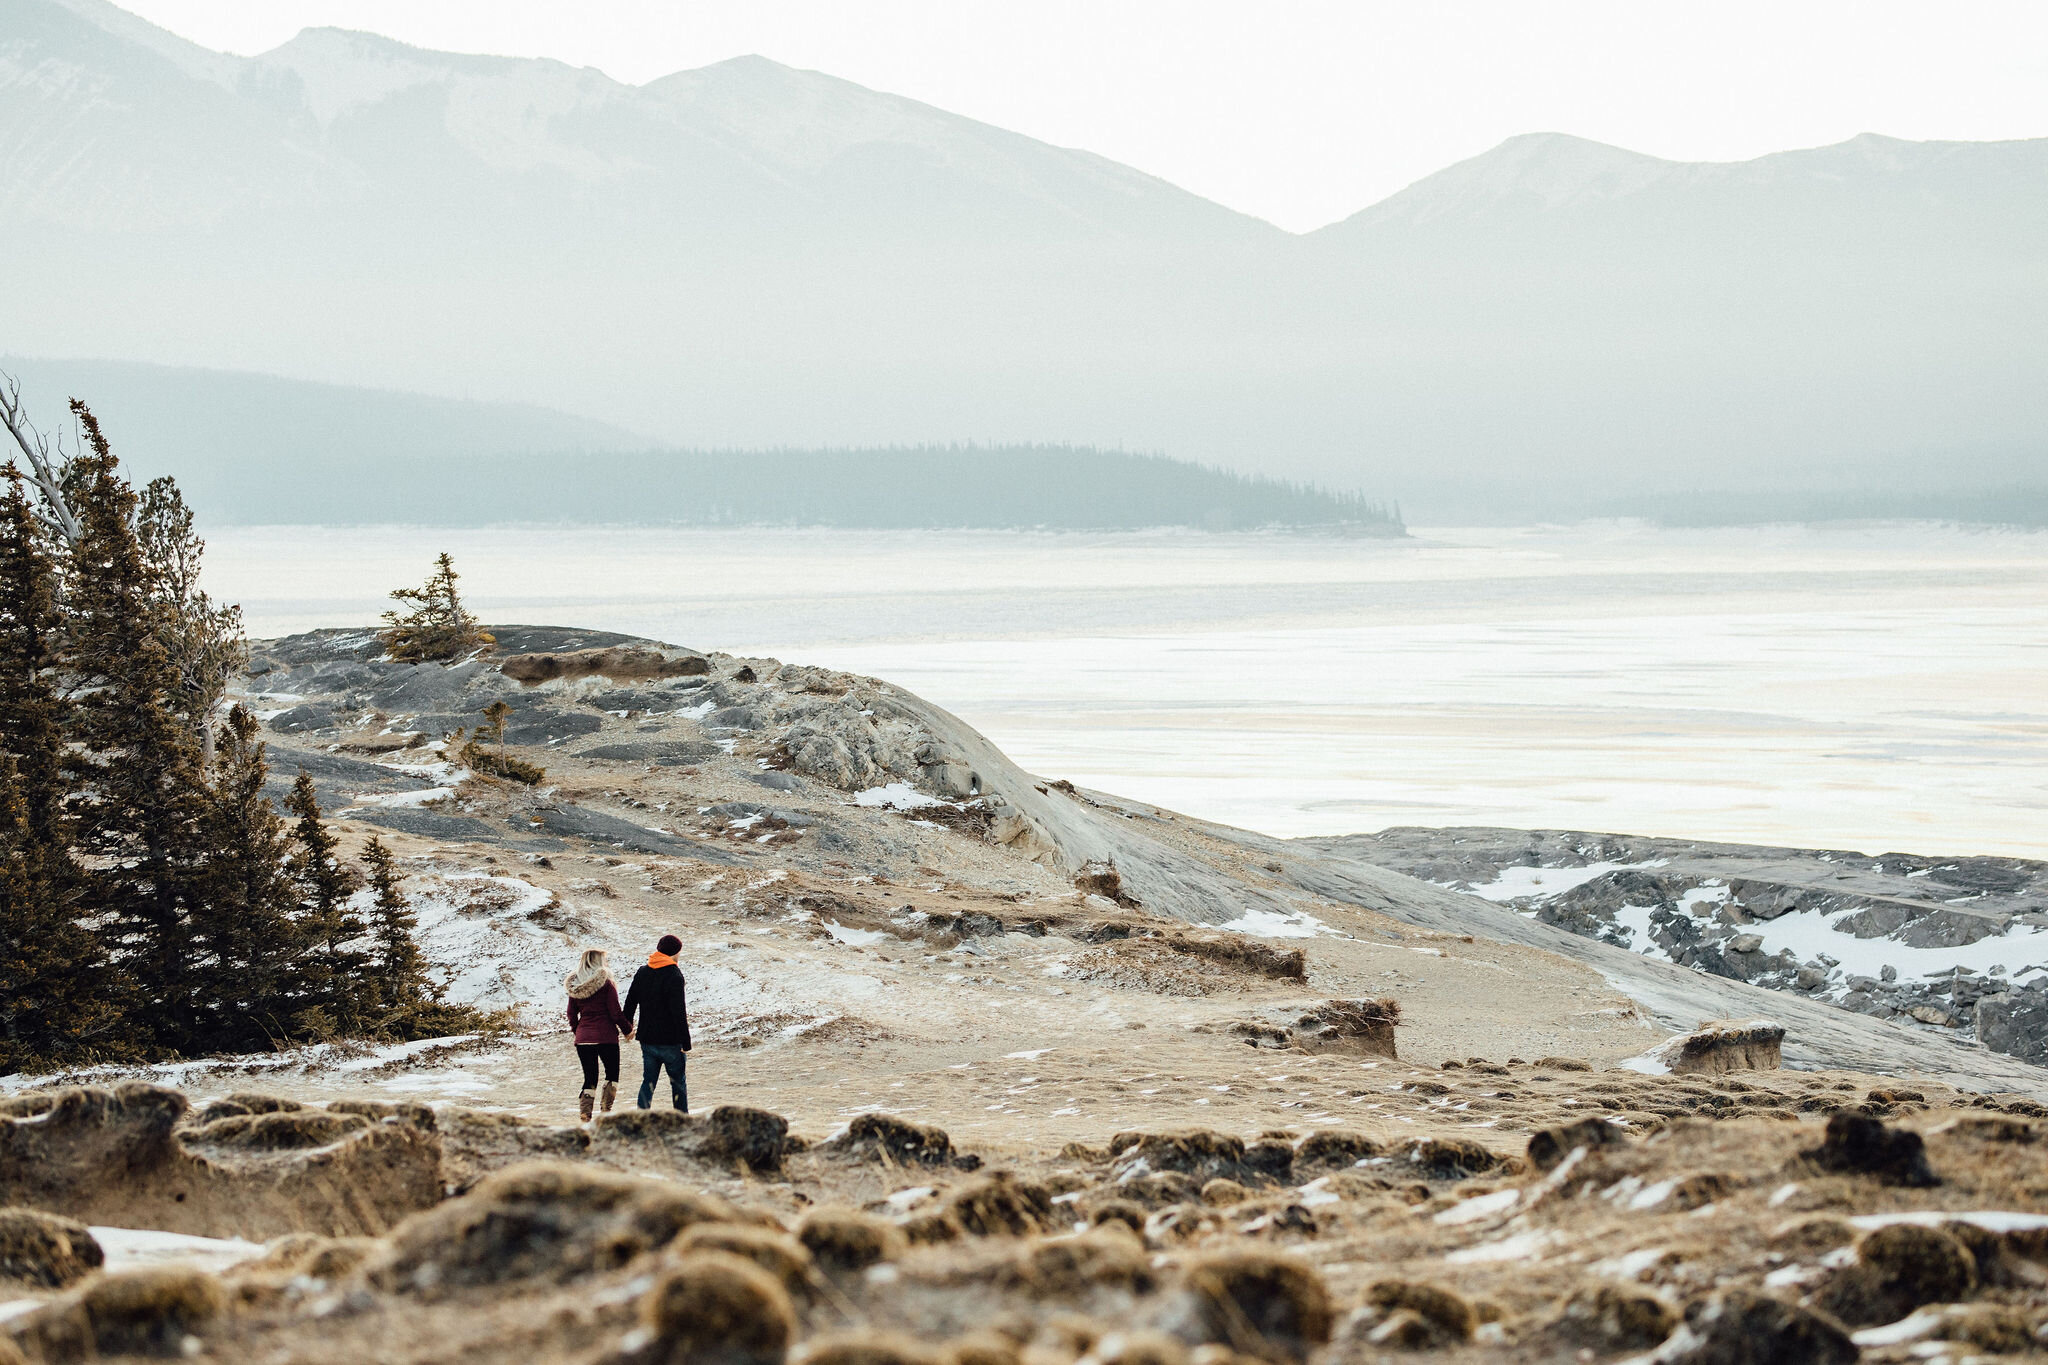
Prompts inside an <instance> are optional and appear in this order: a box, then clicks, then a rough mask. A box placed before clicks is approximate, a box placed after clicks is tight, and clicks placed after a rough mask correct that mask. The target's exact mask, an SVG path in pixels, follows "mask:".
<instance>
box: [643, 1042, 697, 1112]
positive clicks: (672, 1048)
mask: <svg viewBox="0 0 2048 1365" xmlns="http://www.w3.org/2000/svg"><path fill="white" fill-rule="evenodd" d="M687 1055H688V1054H686V1053H685V1052H684V1051H683V1049H682V1045H681V1044H679V1043H642V1044H640V1066H641V1068H642V1070H643V1072H644V1073H645V1074H643V1075H642V1076H641V1078H640V1107H641V1108H642V1109H652V1108H653V1107H654V1083H655V1082H656V1081H658V1080H660V1079H661V1069H662V1068H663V1067H667V1068H668V1088H669V1094H670V1095H672V1096H673V1097H674V1098H675V1102H676V1108H677V1109H679V1110H681V1111H682V1112H683V1113H685V1114H687V1113H689V1112H690V1081H689V1077H688V1076H687V1075H686V1074H685V1071H686V1069H687V1063H686V1061H685V1058H686V1056H687Z"/></svg>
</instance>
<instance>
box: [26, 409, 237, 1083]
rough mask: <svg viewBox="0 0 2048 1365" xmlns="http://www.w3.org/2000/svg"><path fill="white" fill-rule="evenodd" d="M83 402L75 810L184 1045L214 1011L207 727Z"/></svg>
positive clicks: (119, 485) (107, 905) (119, 949)
mask: <svg viewBox="0 0 2048 1365" xmlns="http://www.w3.org/2000/svg"><path fill="white" fill-rule="evenodd" d="M72 408H73V410H74V411H75V412H76V413H77V414H78V415H79V421H80V425H81V426H82V428H83V429H84V431H85V435H86V449H85V450H84V451H83V452H81V453H80V454H79V455H78V456H77V457H76V458H74V459H73V460H72V461H71V462H70V464H69V466H68V467H67V468H66V470H65V483H66V496H67V499H68V500H69V502H70V504H71V507H72V509H73V510H74V511H75V513H76V514H77V516H78V519H79V524H80V533H79V537H78V540H77V542H76V544H75V545H73V546H72V549H71V556H70V558H71V563H70V568H69V573H68V574H67V579H68V583H67V597H66V601H65V613H66V618H67V619H66V623H65V631H64V637H63V641H62V647H61V649H60V651H59V660H58V662H59V665H60V667H61V669H62V671H63V673H64V674H65V675H66V677H67V681H68V682H69V684H70V685H71V687H72V688H73V693H72V702H71V725H70V735H69V738H71V739H72V740H73V741H74V747H73V749H72V750H71V752H70V753H68V754H67V755H66V757H65V770H66V774H67V777H68V780H69V783H70V786H71V790H70V792H69V795H68V800H67V804H66V813H67V815H68V816H70V817H71V818H72V819H73V820H74V821H75V824H74V831H75V832H74V836H73V838H74V845H75V847H76V848H77V850H78V851H79V853H80V854H81V855H83V856H84V858H85V859H86V860H87V861H88V862H89V863H90V864H91V865H92V867H93V875H92V881H93V899H94V903H95V905H96V907H98V908H99V909H101V910H103V911H104V912H105V913H106V914H107V915H108V916H109V917H110V920H111V924H112V926H113V928H114V932H115V934H116V936H117V946H116V950H115V966H116V969H117V970H123V971H126V972H127V973H128V975H129V977H130V978H131V979H132V980H133V982H134V983H135V985H136V987H137V989H138V994H139V996H140V998H141V1000H142V1001H143V1004H142V1006H141V1011H142V1020H143V1022H144V1024H145V1025H146V1027H147V1028H148V1030H149V1032H150V1033H151V1035H152V1038H153V1041H154V1042H155V1044H156V1045H157V1046H159V1047H162V1048H166V1049H169V1050H172V1051H178V1052H183V1051H188V1050H190V1049H191V1048H192V1047H193V1046H194V1045H195V1044H196V1043H197V1041H198V1039H199V1037H200V1035H201V1033H202V1031H203V1026H204V1024H205V1022H206V1016H207V1015H208V1014H209V1013H210V1011H209V1009H208V1006H207V1004H206V1002H205V1000H204V999H203V983H202V981H201V979H200V963H199V960H198V945H197V944H196V943H195V941H194V936H195V928H194V923H193V916H194V915H195V913H197V912H199V911H201V910H202V909H203V903H204V897H205V895H206V891H207V886H206V883H207V880H208V875H207V874H208V869H207V861H208V847H207V845H208V838H209V835H210V832H211V831H210V828H209V815H210V812H209V800H208V796H209V793H208V790H207V783H206V772H205V765H204V762H203V759H202V748H201V738H200V735H199V730H198V727H196V726H194V725H193V724H192V723H191V719H192V718H191V717H190V716H189V715H188V714H187V713H185V712H183V711H182V710H181V709H180V701H181V695H182V694H181V688H180V685H179V682H178V678H177V674H176V671H175V670H174V669H173V667H172V665H171V661H170V658H169V656H168V655H167V653H166V651H165V649H164V646H163V643H162V641H161V640H160V639H159V638H158V634H157V626H158V624H159V611H158V606H157V603H156V601H155V599H154V597H153V594H152V592H151V586H150V575H149V573H148V570H147V568H146V567H145V565H144V563H143V557H142V550H141V546H140V545H139V543H138V542H137V539H136V535H135V528H134V513H135V493H134V490H132V489H131V488H130V487H129V486H128V484H127V482H126V481H125V480H124V479H122V478H121V476H120V473H119V469H118V466H117V464H116V462H115V460H114V457H113V455H112V454H111V452H110V451H109V450H108V448H107V443H106V439H105V437H104V436H102V435H101V434H100V430H99V424H98V423H97V422H95V421H93V420H92V414H91V412H90V411H88V410H87V409H86V407H85V405H84V404H82V403H78V402H75V401H74V403H73V404H72Z"/></svg>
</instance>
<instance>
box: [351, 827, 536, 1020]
mask: <svg viewBox="0 0 2048 1365" xmlns="http://www.w3.org/2000/svg"><path fill="white" fill-rule="evenodd" d="M363 864H364V866H365V867H366V868H367V869H368V872H369V883H370V914H369V928H370V942H371V945H372V946H371V953H372V959H371V964H370V969H369V974H370V984H371V985H372V987H373V988H374V990H375V991H376V994H377V1003H378V1018H377V1021H376V1024H375V1026H374V1027H373V1028H372V1029H371V1030H370V1031H371V1032H373V1033H375V1034H378V1035H381V1036H383V1037H387V1038H392V1039H396V1040H398V1041H401V1042H411V1041H413V1040H414V1039H418V1038H444V1037H447V1036H448V1035H449V1034H453V1033H488V1034H496V1033H501V1032H503V1031H504V1030H505V1029H507V1028H509V1027H511V1024H512V1015H513V1011H511V1010H500V1011H497V1012H495V1013H492V1012H487V1011H484V1010H480V1009H477V1008H475V1007H473V1006H470V1005H455V1004H450V1003H449V1002H448V1001H446V1000H444V999H443V998H442V995H443V988H442V987H440V986H436V985H435V984H434V983H433V982H432V981H431V980H430V979H429V978H428V976H427V960H426V956H425V954H423V953H421V952H420V948H419V944H418V943H416V942H415V941H414V940H413V936H412V935H413V929H414V928H415V927H416V926H417V923H418V921H417V919H416V917H415V916H414V915H413V913H412V907H411V906H409V905H407V904H406V901H405V892H404V891H403V890H401V889H400V887H399V881H400V877H399V872H398V863H397V860H396V859H394V858H393V857H392V856H391V850H390V849H388V848H386V847H385V846H384V841H383V840H381V839H379V838H377V837H376V836H375V835H371V836H370V841H369V843H367V844H365V845H364V846H363Z"/></svg>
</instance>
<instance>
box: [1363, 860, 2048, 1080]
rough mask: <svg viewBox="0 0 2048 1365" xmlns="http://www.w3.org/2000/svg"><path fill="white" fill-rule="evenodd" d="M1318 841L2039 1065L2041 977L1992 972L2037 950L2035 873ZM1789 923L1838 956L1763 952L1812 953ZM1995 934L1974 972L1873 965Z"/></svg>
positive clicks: (2046, 904)
mask: <svg viewBox="0 0 2048 1365" xmlns="http://www.w3.org/2000/svg"><path fill="white" fill-rule="evenodd" d="M1328 842H1332V843H1341V844H1342V846H1343V847H1344V849H1345V850H1346V851H1348V852H1351V853H1354V854H1357V855H1360V856H1365V857H1367V858H1369V859H1370V860H1371V861H1373V862H1375V863H1377V864H1379V865H1381V866H1385V867H1389V868H1392V869H1394V870H1397V871H1400V872H1404V873H1406V874H1408V875H1410V876H1416V877H1421V878H1424V879H1426V880H1429V881H1432V882H1435V883H1437V884H1438V885H1443V886H1449V887H1452V888H1454V889H1464V888H1472V889H1474V890H1475V891H1478V892H1479V893H1480V894H1483V895H1485V896H1487V897H1488V898H1489V899H1491V900H1493V901H1495V903H1497V904H1502V905H1504V906H1505V907H1506V908H1508V909H1511V910H1516V911H1520V912H1521V913H1524V914H1528V915H1531V916H1533V917H1534V918H1536V919H1537V920H1539V921H1540V922H1542V923H1545V924H1549V925H1554V926H1556V927H1558V928H1560V929H1564V930H1567V931H1569V932H1571V933H1573V934H1576V935H1579V936H1581V937H1584V938H1592V939H1598V940H1600V941H1601V942H1604V943H1609V944H1612V945H1613V946H1615V947H1618V948H1625V949H1627V950H1629V951H1630V952H1633V953H1638V954H1642V955H1645V956H1650V957H1655V958H1659V959H1662V960H1664V961H1668V962H1671V963H1674V964H1676V965H1677V966H1680V967H1688V968H1691V969H1692V970H1694V971H1697V972H1702V973H1705V974H1707V975H1710V976H1718V977H1722V978H1725V979H1727V980H1730V981H1740V982H1743V983H1745V984H1747V985H1752V986H1761V987H1764V988H1766V989H1769V990H1781V991H1791V992H1796V993H1798V994H1800V995H1805V996H1808V997H1811V998H1814V999H1818V1000H1824V1001H1827V1002H1829V1003H1831V1004H1838V1005H1841V1006H1843V1007H1844V1008H1846V1009H1851V1010H1854V1011H1856V1012H1858V1013H1861V1014H1868V1015H1872V1016H1874V1017H1876V1018H1879V1019H1891V1020H1897V1021H1898V1022H1900V1023H1902V1024H1909V1025H1918V1026H1922V1027H1926V1028H1934V1029H1941V1030H1947V1031H1953V1032H1954V1033H1956V1034H1957V1035H1958V1036H1959V1037H1961V1038H1965V1039H1967V1038H1969V1037H1970V1036H1971V1035H1972V1034H1974V1035H1975V1036H1976V1038H1977V1040H1978V1041H1979V1042H1981V1043H1983V1044H1984V1046H1986V1047H1988V1048H1990V1049H1992V1050H1993V1051H1997V1052H2002V1053H2006V1054H2008V1055H2011V1056H2015V1057H2020V1058H2022V1059H2024V1060H2027V1061H2030V1062H2034V1063H2036V1064H2044V1063H2048V981H2043V980H2042V979H2041V978H2037V983H2039V984H2036V985H2029V986H2023V985H2022V984H2021V983H2020V981H2019V978H2018V976H2017V975H2008V974H2007V973H2008V969H2010V970H2011V971H2012V972H2014V973H2024V972H2025V971H2026V970H2027V969H2028V967H2029V965H2030V964H2032V963H2033V962H2034V961H2035V959H2037V958H2039V957H2040V956H2041V954H2042V951H2043V945H2044V944H2048V938H2042V937H2037V935H2039V934H2040V933H2041V930H2042V927H2043V926H2044V925H2048V862H2039V861H2031V860H2027V859H2020V858H1924V857H1916V856H1913V855H1909V854H1901V853H1886V854H1882V855H1880V856H1878V857H1874V858H1873V857H1869V856H1867V855H1864V854H1860V853H1848V852H1843V851H1839V850H1822V849H1788V848H1766V847H1759V846H1749V845H1739V844H1713V843H1703V842H1698V841H1691V840H1681V839H1664V838H1653V837H1642V836H1632V835H1617V834H1587V833H1578V832H1570V831H1557V830H1506V829H1487V828H1460V829H1441V830H1429V829H1416V828H1401V829H1390V830H1384V831H1381V832H1380V833H1379V834H1374V835H1356V836H1347V837H1345V838H1344V839H1343V840H1341V841H1328ZM1788 917H1806V918H1807V919H1809V920H1811V921H1817V922H1818V923H1819V925H1820V926H1824V927H1825V928H1826V929H1827V930H1829V931H1831V934H1833V935H1839V936H1840V944H1841V946H1840V948H1839V949H1829V948H1822V949H1820V950H1818V951H1815V950H1813V949H1812V948H1810V947H1803V948H1802V952H1804V953H1805V954H1806V955H1805V956H1802V955H1801V954H1799V953H1795V952H1793V951H1791V950H1790V949H1788V948H1784V947H1778V948H1775V949H1774V948H1773V946H1772V945H1773V942H1774V939H1778V940H1780V941H1782V938H1786V937H1789V938H1791V939H1793V940H1794V941H1797V942H1800V943H1801V944H1802V945H1810V944H1813V943H1814V942H1815V941H1816V939H1815V936H1814V935H1812V934H1811V933H1810V932H1809V931H1808V930H1807V926H1806V925H1801V926H1800V929H1799V930H1798V931H1794V932H1791V933H1787V932H1786V931H1785V921H1786V920H1787V919H1788ZM1828 937H1829V935H1822V936H1820V939H1819V941H1821V942H1825V941H1826V939H1827V938H1828ZM2002 938H2009V939H2011V940H2012V946H2011V950H2010V953H2009V954H2006V955H2004V956H2005V957H2006V961H2005V962H2004V963H2003V964H2002V965H1998V964H1994V965H1993V966H1992V967H1991V968H1990V969H1989V970H1985V971H1979V970H1977V969H1976V968H1974V967H1971V966H1965V965H1962V964H1957V965H1956V966H1955V967H1953V968H1952V969H1950V970H1949V971H1947V972H1943V973H1940V974H1930V973H1928V972H1927V970H1926V968H1925V967H1923V966H1916V967H1913V968H1909V969H1907V970H1905V971H1903V972H1902V971H1901V970H1899V969H1897V968H1895V967H1893V966H1891V965H1883V966H1882V967H1881V968H1879V967H1878V966H1877V965H1876V964H1882V963H1883V962H1884V957H1885V952H1886V949H1887V947H1889V946H1892V945H1896V947H1897V948H1898V949H1899V952H1898V954H1897V956H1898V960H1899V963H1900V965H1901V966H1903V965H1904V964H1905V963H1906V962H1907V960H1908V959H1909V958H1910V959H1917V960H1918V961H1921V962H1924V961H1925V956H1924V955H1925V954H1926V953H1928V952H1939V951H1941V950H1945V949H1961V948H1966V947H1970V946H1972V945H1978V946H1980V947H1981V946H1982V945H1987V944H1996V943H1997V942H1998V941H1999V940H2000V939H2002ZM1859 965H1860V970H1859V969H1858V968H1859ZM1872 971H1876V975H1871V974H1869V973H1871V972H1872Z"/></svg>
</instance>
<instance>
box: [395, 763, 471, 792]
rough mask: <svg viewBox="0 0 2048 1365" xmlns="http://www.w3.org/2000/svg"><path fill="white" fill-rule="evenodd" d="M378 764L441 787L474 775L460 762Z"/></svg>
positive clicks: (452, 784) (451, 785)
mask: <svg viewBox="0 0 2048 1365" xmlns="http://www.w3.org/2000/svg"><path fill="white" fill-rule="evenodd" d="M377 766H378V767H380V768H386V769H389V770H390V771H392V772H394V773H399V774H402V775H403V776H406V777H416V778H418V779H420V780H421V781H422V782H431V783H434V784H435V785H436V786H441V787H453V786H455V785H456V784H458V783H461V782H465V781H467V780H468V779H469V778H470V777H472V776H474V774H472V773H471V772H470V771H469V769H467V768H465V767H463V766H462V765H461V764H460V763H379V764H378V765H377Z"/></svg>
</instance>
